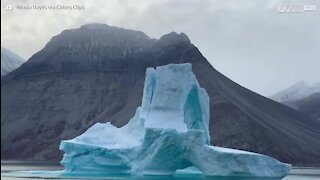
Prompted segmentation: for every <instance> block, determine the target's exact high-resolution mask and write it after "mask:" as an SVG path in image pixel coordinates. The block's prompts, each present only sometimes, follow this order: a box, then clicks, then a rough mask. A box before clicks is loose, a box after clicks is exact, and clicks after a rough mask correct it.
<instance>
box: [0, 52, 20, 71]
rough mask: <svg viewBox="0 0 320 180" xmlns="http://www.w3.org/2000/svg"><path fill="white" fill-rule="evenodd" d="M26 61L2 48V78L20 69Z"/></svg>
mask: <svg viewBox="0 0 320 180" xmlns="http://www.w3.org/2000/svg"><path fill="white" fill-rule="evenodd" d="M24 62H25V60H24V59H23V58H22V57H20V56H18V55H17V54H15V53H13V52H12V51H10V50H9V49H6V48H4V47H1V76H4V75H6V74H8V73H9V72H11V71H13V70H15V69H17V68H18V67H20V66H21V65H22V64H23V63H24Z"/></svg>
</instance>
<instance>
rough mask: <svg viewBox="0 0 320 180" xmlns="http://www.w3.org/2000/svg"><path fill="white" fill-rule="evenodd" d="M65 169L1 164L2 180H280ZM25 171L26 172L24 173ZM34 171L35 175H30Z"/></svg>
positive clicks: (300, 175)
mask: <svg viewBox="0 0 320 180" xmlns="http://www.w3.org/2000/svg"><path fill="white" fill-rule="evenodd" d="M62 169H63V167H62V166H60V165H59V164H56V163H35V162H31V163H30V162H1V179H4V180H19V179H20V180H24V179H105V180H122V179H123V180H124V179H125V180H280V179H279V178H248V177H204V176H202V175H200V174H185V173H179V174H176V175H174V176H143V177H134V176H103V177H97V176H96V177H93V176H90V177H85V176H68V177H61V176H59V174H60V173H61V170H62ZM23 171H25V172H23ZM28 171H33V172H35V173H29V172H28ZM282 180H320V169H319V168H293V169H292V171H291V172H290V174H289V175H288V176H286V177H285V178H283V179H282Z"/></svg>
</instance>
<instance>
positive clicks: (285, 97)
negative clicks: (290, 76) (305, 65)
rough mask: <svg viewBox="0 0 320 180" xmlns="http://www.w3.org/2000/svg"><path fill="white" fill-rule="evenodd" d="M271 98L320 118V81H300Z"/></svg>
mask: <svg viewBox="0 0 320 180" xmlns="http://www.w3.org/2000/svg"><path fill="white" fill-rule="evenodd" d="M270 98H271V99H273V100H275V101H277V102H280V103H282V104H284V105H287V106H289V107H291V108H294V109H296V110H298V111H301V112H303V113H306V114H309V115H311V116H313V117H314V118H316V119H318V120H320V83H316V84H314V85H308V84H307V83H306V82H304V81H300V82H298V83H296V84H294V85H292V86H290V87H289V88H287V89H284V90H282V91H280V92H278V93H276V94H274V95H272V96H271V97H270Z"/></svg>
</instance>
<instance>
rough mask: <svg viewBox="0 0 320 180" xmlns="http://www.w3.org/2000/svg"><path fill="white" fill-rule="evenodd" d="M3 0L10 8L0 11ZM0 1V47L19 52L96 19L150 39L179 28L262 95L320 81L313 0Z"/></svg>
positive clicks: (319, 6) (318, 19) (319, 21)
mask: <svg viewBox="0 0 320 180" xmlns="http://www.w3.org/2000/svg"><path fill="white" fill-rule="evenodd" d="M286 3H291V4H297V5H315V6H316V11H314V12H301V13H279V12H278V5H279V4H286ZM8 4H12V5H13V8H14V9H13V10H11V11H8V10H5V9H4V8H5V7H6V6H7V5H8ZM16 5H80V6H84V7H85V10H41V11H40V10H17V9H16ZM1 8H2V10H1V46H4V47H6V48H8V49H10V50H12V51H14V52H16V53H17V54H19V55H20V56H22V57H24V58H25V59H28V58H29V57H30V56H31V55H33V54H34V53H36V52H37V51H39V50H41V48H43V47H44V45H45V44H46V43H47V42H48V41H49V40H50V38H51V37H52V36H54V35H57V34H59V33H60V32H61V31H62V30H64V29H69V28H77V27H79V26H81V25H82V24H86V23H92V22H98V23H106V24H108V25H114V26H120V27H124V28H129V29H135V30H141V31H143V32H145V33H146V34H147V35H148V36H150V37H152V38H159V37H161V36H162V35H163V34H166V33H169V32H171V31H176V32H178V33H180V32H184V33H186V34H187V35H188V36H189V38H190V40H191V41H192V43H193V44H195V45H196V46H197V47H198V48H199V50H200V51H201V52H202V54H203V55H204V56H205V57H206V58H207V59H208V60H209V61H210V63H211V64H212V65H213V66H214V67H215V68H216V69H217V70H219V71H220V72H222V73H223V74H224V75H226V76H227V77H229V78H230V79H232V80H234V81H235V82H237V83H239V84H240V85H242V86H245V87H247V88H249V89H251V90H253V91H255V92H257V93H259V94H262V95H265V96H269V95H271V94H273V93H275V92H277V91H279V90H281V89H284V88H286V87H288V86H290V85H292V84H294V83H296V82H298V81H300V80H304V81H306V82H308V83H311V84H312V83H316V82H320V70H319V69H320V0H303V1H301V0H295V1H294V0H291V1H290V0H286V1H279V0H268V1H263V0H60V1H58V0H4V1H3V0H1ZM208 78H210V77H208Z"/></svg>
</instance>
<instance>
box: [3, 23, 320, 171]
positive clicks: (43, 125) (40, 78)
mask: <svg viewBox="0 0 320 180" xmlns="http://www.w3.org/2000/svg"><path fill="white" fill-rule="evenodd" d="M230 53H231V52H230ZM186 62H189V63H191V64H192V66H193V72H194V73H195V75H196V78H197V79H198V81H199V83H200V85H201V87H204V88H205V89H206V91H207V92H208V95H209V96H210V113H211V117H210V135H211V137H212V142H211V143H212V144H215V145H218V146H223V147H230V148H236V149H243V150H248V151H253V152H258V153H262V154H267V155H270V156H273V157H275V158H277V159H279V160H281V161H284V162H288V163H293V164H294V165H307V166H314V165H320V162H319V159H320V153H319V152H320V140H319V137H320V121H318V120H316V119H315V118H312V117H310V116H308V115H307V114H305V113H301V112H298V111H296V110H294V109H292V108H289V107H287V106H284V105H282V104H280V103H277V102H275V101H273V100H270V99H268V98H265V97H263V96H260V95H258V94H256V93H254V92H252V91H250V90H248V89H246V88H244V87H242V86H240V85H238V84H236V83H235V82H233V81H232V80H230V79H228V78H227V77H225V76H224V75H222V74H221V73H219V72H218V71H217V70H216V69H214V68H213V67H212V66H211V64H210V63H209V62H208V61H207V60H206V58H205V57H203V56H202V54H201V53H200V51H199V50H198V49H197V47H196V46H195V45H193V44H192V43H191V42H190V40H189V38H188V37H187V35H185V34H183V33H180V34H177V33H175V32H172V33H169V34H166V35H164V36H162V37H161V38H160V39H152V38H149V37H148V36H147V35H145V34H144V33H143V32H140V31H133V30H127V29H122V28H118V27H113V26H108V25H105V24H87V25H84V26H81V27H80V28H77V29H70V30H65V31H63V32H62V33H61V34H59V35H57V36H55V37H53V38H52V39H51V40H50V41H49V42H48V43H47V44H46V46H45V47H44V48H43V49H42V50H40V51H39V52H37V53H36V54H34V55H33V56H32V57H31V58H30V59H29V60H28V61H27V62H26V63H24V64H23V65H22V66H21V67H20V68H18V69H16V70H15V71H13V72H12V73H9V74H8V75H6V76H4V77H3V78H2V81H1V158H2V159H33V160H35V159H37V160H40V159H47V160H60V159H61V152H60V151H59V150H58V146H59V143H60V141H61V140H62V139H70V138H73V137H75V136H78V135H79V134H81V133H83V132H84V131H85V130H86V129H87V128H88V127H90V126H92V125H93V124H94V123H96V122H106V121H109V122H111V123H112V124H114V125H116V126H118V127H120V126H123V125H124V124H126V123H127V121H128V120H129V119H130V117H132V116H133V114H134V112H135V109H136V108H137V107H138V106H139V105H140V104H141V97H142V90H143V83H144V78H145V71H146V68H147V67H155V66H159V65H165V64H169V63H186Z"/></svg>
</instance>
